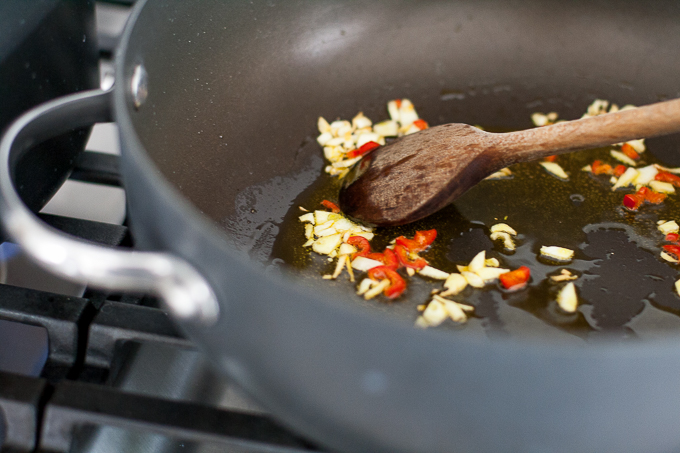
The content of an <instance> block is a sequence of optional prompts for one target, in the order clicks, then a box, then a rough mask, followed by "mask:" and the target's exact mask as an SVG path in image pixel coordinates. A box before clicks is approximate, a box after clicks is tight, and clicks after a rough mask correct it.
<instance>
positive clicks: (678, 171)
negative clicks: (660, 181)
mask: <svg viewBox="0 0 680 453" xmlns="http://www.w3.org/2000/svg"><path fill="white" fill-rule="evenodd" d="M654 166H655V167H656V168H657V169H658V170H659V171H667V172H668V173H673V174H676V175H677V174H680V167H675V168H670V167H664V166H663V165H659V164H654Z"/></svg>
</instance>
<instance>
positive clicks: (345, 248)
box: [338, 243, 357, 255]
mask: <svg viewBox="0 0 680 453" xmlns="http://www.w3.org/2000/svg"><path fill="white" fill-rule="evenodd" d="M356 252H357V249H356V248H355V247H354V246H353V245H349V244H344V243H343V244H340V249H338V254H339V255H351V254H352V253H356Z"/></svg>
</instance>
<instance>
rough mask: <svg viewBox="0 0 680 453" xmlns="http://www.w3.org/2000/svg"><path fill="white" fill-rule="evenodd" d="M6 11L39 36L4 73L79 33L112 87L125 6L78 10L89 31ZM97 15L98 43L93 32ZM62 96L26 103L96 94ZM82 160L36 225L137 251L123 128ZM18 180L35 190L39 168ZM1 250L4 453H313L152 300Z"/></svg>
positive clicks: (110, 127) (101, 137)
mask: <svg viewBox="0 0 680 453" xmlns="http://www.w3.org/2000/svg"><path fill="white" fill-rule="evenodd" d="M9 3H10V4H11V3H14V4H15V5H14V6H16V7H17V8H18V9H17V10H15V11H14V13H15V14H14V16H13V17H12V20H16V21H17V22H16V23H17V24H20V25H21V27H29V26H30V27H32V28H31V29H32V30H33V31H34V32H35V33H33V32H31V33H28V32H26V33H24V34H23V35H21V34H15V35H13V36H12V39H14V40H16V41H15V42H16V43H17V45H15V46H14V47H12V46H9V47H7V49H9V50H6V49H5V48H3V46H2V45H0V65H4V66H0V68H3V70H6V69H7V68H8V67H10V66H11V65H15V64H22V65H28V66H30V65H31V64H33V63H31V62H30V61H29V60H28V59H27V58H25V59H24V60H26V61H21V60H22V59H21V58H18V57H17V58H15V57H16V55H17V52H19V50H21V49H23V47H24V46H36V45H37V46H40V45H44V41H43V42H42V43H41V42H40V40H39V39H36V40H37V42H33V43H31V42H29V40H30V39H33V38H35V36H38V35H40V34H41V33H42V30H45V29H47V28H49V29H50V31H49V34H50V36H52V37H53V36H55V33H56V34H58V35H60V36H65V37H66V38H69V39H70V38H72V37H73V36H77V37H78V39H80V37H81V36H82V42H83V43H86V42H87V40H88V39H90V40H94V41H96V42H97V44H98V45H97V48H96V51H97V52H98V56H99V62H98V69H99V74H100V81H99V82H100V84H101V85H102V87H109V86H111V84H112V81H113V80H112V79H113V75H112V69H111V64H110V58H111V56H112V53H113V49H114V47H115V44H116V41H117V36H118V33H120V31H121V29H122V26H123V24H124V22H125V18H126V17H127V14H128V12H129V8H130V5H129V2H127V3H128V4H125V3H126V2H110V3H106V2H97V3H96V4H93V3H91V2H86V1H82V2H79V3H80V4H82V7H79V8H80V9H79V15H78V16H77V17H78V18H80V19H82V20H83V21H84V22H75V23H73V20H71V19H73V18H74V15H73V14H68V15H64V11H65V10H64V8H66V7H68V5H67V6H63V5H60V3H64V4H70V3H71V2H59V1H48V2H43V3H46V5H42V6H41V8H42V10H43V12H42V13H40V14H39V16H40V17H37V18H36V14H35V13H34V12H32V11H29V10H30V8H28V9H27V11H26V12H25V17H24V16H22V14H24V12H22V11H19V10H21V7H20V5H22V3H23V2H9ZM47 4H48V5H47ZM17 5H19V6H17ZM1 11H2V7H0V12H1ZM95 15H96V34H93V33H92V32H91V31H89V26H88V24H87V23H88V21H91V20H93V19H94V18H95ZM3 17H4V18H6V17H7V15H5V16H3V15H2V14H0V22H2V21H3V19H2V18H3ZM65 17H69V18H70V19H69V20H65ZM21 21H23V24H21ZM21 27H19V28H21ZM29 38H30V39H29ZM18 43H21V45H18ZM21 51H22V52H23V50H21ZM35 51H36V53H37V54H39V53H40V52H41V51H42V50H41V49H36V50H35ZM3 52H4V53H3ZM15 60H16V61H15ZM94 64H95V65H97V63H96V62H95V63H94ZM28 66H27V67H26V68H23V69H30V68H29V67H28ZM12 68H13V66H12ZM19 69H21V68H19ZM36 72H38V71H36ZM40 75H41V74H40V73H38V76H40ZM59 77H62V75H57V74H55V78H57V79H58V78H59ZM62 78H63V77H62ZM64 80H66V79H64ZM48 82H49V80H47V82H45V83H48ZM85 85H86V84H85ZM63 88H64V89H63V90H62V91H63V92H61V93H59V92H56V93H52V92H50V93H41V94H44V96H43V97H40V96H31V97H32V99H31V105H35V104H37V103H39V102H44V101H45V100H47V99H49V98H51V97H54V96H56V95H60V94H65V93H66V92H69V91H77V90H79V89H84V88H88V87H87V86H71V87H63ZM89 88H92V87H91V86H90V87H89ZM30 89H32V90H34V91H35V90H36V89H38V88H36V87H35V86H34V87H33V88H30ZM41 89H42V88H41ZM41 89H39V90H41ZM15 91H16V90H15ZM44 91H45V90H44ZM0 93H2V91H0ZM32 93H33V92H32ZM15 97H16V96H15ZM18 105H19V106H18V107H17V109H26V108H30V106H31V105H27V104H26V103H24V102H19V103H18ZM19 113H20V112H19V111H17V112H15V116H16V115H17V114H19ZM0 119H1V118H0ZM5 120H7V119H5ZM6 122H7V121H5V123H0V128H4V127H6V126H7V124H6ZM74 146H76V147H77V145H74ZM79 151H80V150H79V149H76V150H74V152H73V153H74V155H76V156H77V157H75V163H74V166H73V168H72V169H71V168H69V169H68V171H70V173H68V171H67V172H66V173H67V174H66V175H64V176H68V179H67V180H66V182H64V183H63V185H62V184H61V180H60V179H59V178H58V177H57V178H56V179H55V181H54V182H53V184H54V185H55V187H54V189H56V188H57V187H59V190H58V191H57V192H56V194H55V195H54V196H53V197H52V198H51V200H50V201H49V202H48V203H47V204H45V205H44V206H42V207H40V206H38V207H39V208H40V214H39V215H40V217H41V218H42V219H43V220H44V221H45V222H47V223H48V224H50V225H52V226H54V227H56V228H58V229H60V230H62V231H65V232H67V233H70V234H73V235H75V236H78V237H80V238H83V239H87V240H90V241H94V242H98V243H101V244H105V245H109V246H118V247H134V243H135V241H134V237H133V236H132V235H131V234H130V231H129V230H128V228H127V222H128V219H127V218H126V215H125V192H124V189H123V188H122V187H121V183H120V175H119V173H118V144H117V137H116V127H115V125H114V124H98V125H95V126H94V128H93V131H92V134H91V135H90V137H89V140H88V142H87V144H86V145H85V151H84V152H80V153H79V154H78V152H79ZM25 164H27V165H28V164H30V162H26V163H25ZM22 171H23V173H24V174H26V175H28V176H27V180H30V179H31V177H30V175H31V168H23V169H22ZM61 179H63V178H61ZM41 190H43V191H45V193H48V192H50V189H49V188H44V187H42V188H41ZM24 192H25V193H23V194H22V196H23V197H24V198H25V199H26V200H31V199H35V200H39V199H40V198H41V197H43V198H44V196H43V195H40V194H35V195H33V194H32V193H31V189H30V188H28V189H25V191H24ZM34 204H35V205H36V206H37V205H42V204H44V203H39V202H38V201H35V202H34ZM36 210H37V208H36ZM0 215H1V213H0ZM132 220H133V221H134V219H132ZM0 243H1V245H0V451H2V452H5V451H8V452H9V451H11V452H32V451H41V452H42V451H46V452H113V451H116V452H118V451H130V452H138V451H139V452H170V451H200V452H212V451H216V452H217V451H220V452H223V451H230V452H231V451H233V452H246V451H247V452H294V451H314V450H317V447H315V446H314V445H313V444H312V443H311V442H309V441H308V440H306V439H304V438H303V437H302V436H300V435H298V434H296V433H293V432H291V431H289V430H287V429H286V428H284V427H283V426H282V425H281V424H279V423H278V422H276V421H274V420H273V419H271V417H269V416H268V415H267V413H266V412H265V411H263V410H262V409H261V408H260V407H259V406H258V405H257V404H255V403H254V402H252V401H251V400H249V399H248V398H247V397H246V396H245V395H243V394H242V393H241V392H240V391H239V389H238V388H237V387H235V386H234V385H232V384H231V383H230V382H228V381H227V380H225V379H224V378H223V377H221V376H218V375H217V374H216V373H215V372H214V371H213V370H212V368H211V367H210V364H209V362H208V359H207V358H206V357H205V356H204V355H203V354H202V353H201V352H200V351H198V350H197V349H196V347H195V345H194V344H193V343H192V342H191V340H189V339H187V338H185V337H184V336H183V334H182V333H181V332H180V331H179V330H178V329H177V328H176V326H175V325H174V324H173V322H172V320H171V319H170V318H169V317H168V314H167V313H166V312H165V311H164V310H163V309H162V308H161V307H160V306H159V303H158V300H157V299H155V298H153V297H149V296H147V295H144V294H113V293H109V292H104V291H99V290H95V289H91V288H88V287H84V286H82V285H77V284H74V283H70V282H66V281H64V280H61V279H59V278H56V277H53V276H51V275H49V274H47V273H46V272H44V271H42V270H41V269H39V268H37V267H35V266H34V265H33V264H32V263H31V262H30V261H29V260H28V259H26V257H25V256H24V255H23V253H22V251H21V250H20V249H19V248H18V247H17V246H15V245H13V244H12V243H11V242H7V241H5V240H4V239H2V236H0ZM317 451H318V450H317Z"/></svg>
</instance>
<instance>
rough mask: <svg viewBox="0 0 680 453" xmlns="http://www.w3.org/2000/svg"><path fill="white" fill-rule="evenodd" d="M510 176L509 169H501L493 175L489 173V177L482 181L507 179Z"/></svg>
mask: <svg viewBox="0 0 680 453" xmlns="http://www.w3.org/2000/svg"><path fill="white" fill-rule="evenodd" d="M511 176H512V171H510V169H509V168H507V167H506V168H501V169H500V170H498V171H497V172H495V173H491V174H490V175H489V176H487V177H486V178H484V179H488V180H492V179H507V178H509V177H511Z"/></svg>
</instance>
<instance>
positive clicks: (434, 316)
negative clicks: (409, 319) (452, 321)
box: [421, 300, 449, 327]
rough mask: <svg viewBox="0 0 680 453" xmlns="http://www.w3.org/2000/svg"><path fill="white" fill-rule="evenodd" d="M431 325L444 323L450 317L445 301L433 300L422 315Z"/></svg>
mask: <svg viewBox="0 0 680 453" xmlns="http://www.w3.org/2000/svg"><path fill="white" fill-rule="evenodd" d="M421 316H422V317H423V319H424V320H425V321H426V322H427V324H428V325H429V326H432V327H435V326H438V325H439V324H441V323H443V322H444V320H446V318H448V317H449V312H448V311H447V310H446V308H445V306H444V304H443V303H441V302H439V301H438V300H433V301H432V302H430V303H429V304H428V305H427V308H425V310H424V311H423V314H422V315H421Z"/></svg>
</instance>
